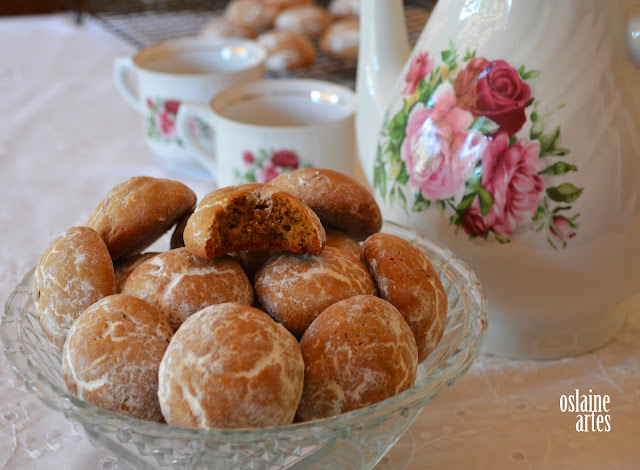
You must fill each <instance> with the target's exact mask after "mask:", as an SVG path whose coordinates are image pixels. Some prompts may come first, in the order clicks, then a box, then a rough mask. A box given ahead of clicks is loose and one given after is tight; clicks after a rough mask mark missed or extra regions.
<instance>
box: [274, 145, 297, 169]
mask: <svg viewBox="0 0 640 470" xmlns="http://www.w3.org/2000/svg"><path fill="white" fill-rule="evenodd" d="M271 163H273V164H274V165H276V166H283V167H287V168H293V169H296V168H298V165H299V163H300V162H299V160H298V155H296V153H295V152H292V151H291V150H278V151H276V152H273V154H271Z"/></svg>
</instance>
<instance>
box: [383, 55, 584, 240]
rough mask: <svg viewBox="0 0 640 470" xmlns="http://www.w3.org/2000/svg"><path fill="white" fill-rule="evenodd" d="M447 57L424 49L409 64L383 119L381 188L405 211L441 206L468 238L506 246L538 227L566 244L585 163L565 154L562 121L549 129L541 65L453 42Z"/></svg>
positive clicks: (573, 234)
mask: <svg viewBox="0 0 640 470" xmlns="http://www.w3.org/2000/svg"><path fill="white" fill-rule="evenodd" d="M440 55H441V59H442V65H439V66H437V67H435V68H434V60H433V58H431V57H430V56H429V53H428V52H426V51H421V52H418V53H417V54H416V55H415V56H414V57H413V59H412V61H411V64H410V66H409V70H408V72H407V75H406V76H405V85H404V89H403V90H402V94H403V95H404V96H405V99H404V100H403V105H402V108H401V109H400V110H399V111H398V112H397V113H396V114H395V115H393V116H392V117H391V116H389V115H388V114H387V116H386V117H385V121H384V124H383V129H382V133H381V139H380V145H379V146H378V151H377V155H376V164H375V167H374V187H375V190H376V191H378V192H380V194H381V195H382V197H383V199H385V200H387V197H388V203H389V204H390V205H391V206H393V205H396V204H397V205H400V206H401V207H402V208H403V209H404V210H405V211H406V212H407V213H408V212H422V211H425V210H427V209H429V208H430V207H431V206H432V205H433V206H435V207H437V208H438V209H439V210H440V212H441V213H442V214H445V213H448V215H449V221H450V223H451V224H452V225H454V226H455V227H456V230H457V229H459V228H462V230H463V232H464V233H466V234H467V235H468V236H469V237H470V238H476V237H481V238H484V239H487V238H488V237H489V236H490V235H491V236H492V237H493V238H495V239H496V240H498V241H500V242H502V243H508V242H509V241H510V239H511V237H512V236H513V235H514V234H517V233H518V232H521V231H524V230H528V229H535V230H536V231H538V232H541V233H544V234H545V235H546V239H547V241H548V243H549V245H550V246H552V247H554V248H565V247H566V246H567V243H568V242H569V241H571V240H572V239H573V238H575V237H576V236H577V229H578V225H579V224H578V223H577V222H576V220H577V219H578V217H579V215H580V214H578V213H574V212H573V206H572V204H573V203H574V202H575V201H576V200H577V199H578V198H579V197H580V195H581V194H582V191H583V188H578V187H576V186H574V185H573V184H572V183H571V182H569V181H567V180H566V179H568V174H569V173H570V172H575V171H577V170H578V168H577V167H576V166H575V165H573V164H570V163H568V162H566V161H565V159H564V157H566V155H568V154H569V149H567V148H563V147H561V146H560V137H561V135H560V126H556V127H555V128H552V130H551V131H548V129H547V124H548V122H549V121H550V119H551V116H552V114H553V112H547V113H545V114H544V115H541V113H540V109H541V108H542V106H541V104H540V102H539V101H538V100H537V99H536V98H534V96H533V94H532V89H531V86H530V83H529V82H531V81H532V80H534V79H535V78H536V77H537V76H538V75H539V74H540V72H539V71H537V70H529V71H527V70H526V68H525V66H524V65H523V66H521V67H519V68H518V69H516V68H514V67H513V66H512V65H511V64H509V63H508V62H506V61H504V60H501V59H495V60H490V59H488V58H484V57H476V53H475V51H466V53H465V55H464V57H463V58H462V59H461V60H460V59H459V55H458V51H457V49H456V48H455V46H454V45H453V43H449V49H447V50H446V51H442V52H441V54H440ZM560 107H562V106H556V109H559V108H560ZM527 115H528V116H527ZM527 127H528V132H525V128H527Z"/></svg>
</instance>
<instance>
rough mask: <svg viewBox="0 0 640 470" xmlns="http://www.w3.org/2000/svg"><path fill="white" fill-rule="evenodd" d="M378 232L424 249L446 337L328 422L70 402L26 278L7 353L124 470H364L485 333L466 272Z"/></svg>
mask: <svg viewBox="0 0 640 470" xmlns="http://www.w3.org/2000/svg"><path fill="white" fill-rule="evenodd" d="M383 231H384V232H387V233H391V234H394V235H397V236H400V237H402V238H404V239H406V240H409V241H410V242H412V243H413V244H414V245H415V246H417V247H418V248H420V249H421V250H423V251H424V252H425V253H426V254H427V256H428V257H429V259H430V260H431V262H432V264H433V265H434V267H435V268H436V270H437V271H438V272H439V273H440V276H441V279H442V283H443V285H444V288H445V290H446V292H447V295H448V301H449V304H448V313H447V324H446V329H445V333H444V337H443V338H442V341H440V344H439V345H438V347H437V348H436V349H435V350H434V351H433V353H432V354H431V355H430V356H429V357H428V358H427V359H426V360H425V361H423V362H422V363H421V364H420V365H419V367H418V374H417V378H416V382H415V385H414V386H413V387H412V388H410V389H408V390H406V391H404V392H403V393H400V394H398V395H395V396H393V397H391V398H389V399H387V400H384V401H382V402H380V403H377V404H375V405H371V406H369V407H366V408H363V409H360V410H356V411H352V412H349V413H345V414H342V415H339V416H335V417H333V418H327V419H323V420H317V421H311V422H307V423H300V424H292V425H289V426H283V427H276V428H266V429H252V430H215V429H214V430H196V429H184V428H177V427H173V426H169V425H166V424H158V423H151V422H147V421H142V420H137V419H133V418H128V417H125V416H122V415H118V414H115V413H112V412H110V411H106V410H103V409H101V408H98V407H96V406H94V405H92V404H90V403H87V402H85V401H82V400H80V399H78V398H76V397H75V396H73V395H71V394H69V393H68V392H67V389H66V387H65V385H64V381H63V379H62V375H61V372H60V371H61V357H60V354H59V353H57V352H55V351H54V350H53V348H51V346H50V345H49V343H48V341H47V339H46V337H45V336H44V334H43V333H42V330H41V329H40V325H39V323H38V319H37V317H36V314H35V312H34V308H33V303H32V301H31V286H32V279H33V270H32V271H30V272H29V273H27V275H26V276H25V277H24V279H23V280H22V282H21V283H20V284H19V285H18V286H17V287H16V290H15V291H14V292H13V293H12V294H11V296H10V297H9V299H8V300H7V303H6V307H5V312H4V316H3V318H2V322H1V323H0V336H1V338H2V342H3V344H4V351H5V354H6V355H7V357H8V359H9V361H10V362H11V364H12V366H13V369H14V371H15V372H16V373H17V374H18V375H19V376H20V378H21V379H22V380H23V381H24V383H25V385H26V387H27V389H28V390H29V391H30V392H32V393H35V394H36V395H37V396H38V397H39V398H40V399H41V400H42V401H43V402H44V403H45V404H47V405H49V406H50V407H52V408H53V409H55V410H58V411H62V412H63V413H64V414H65V416H66V417H67V418H69V419H71V420H73V421H77V422H79V423H80V424H81V425H82V426H83V428H84V430H85V432H86V435H87V437H88V438H89V440H90V441H91V443H92V444H93V445H94V446H95V447H96V448H98V449H100V450H103V451H106V452H107V453H109V454H111V455H112V456H113V457H114V458H115V459H116V460H117V462H118V463H119V464H121V465H122V466H123V467H124V468H130V469H135V470H146V469H154V468H171V469H183V468H184V469H186V468H189V469H192V468H198V469H221V470H222V469H224V470H227V469H228V470H231V469H233V470H244V469H253V470H255V469H265V470H266V469H269V470H279V469H289V470H302V469H305V470H306V469H311V470H315V469H318V470H319V469H322V470H333V469H335V470H348V469H371V468H373V467H374V466H375V465H376V464H377V463H378V462H379V461H380V459H381V458H382V457H383V456H384V455H385V454H386V453H387V452H388V451H389V449H390V448H391V447H392V446H393V445H394V444H395V443H396V441H397V440H398V439H399V438H400V437H401V436H402V435H403V434H404V432H405V431H406V430H407V428H408V427H409V426H410V425H411V423H412V422H413V421H414V420H415V418H416V417H417V416H418V414H419V413H420V412H421V411H422V409H423V408H424V407H425V406H426V405H427V404H429V402H431V400H433V398H434V397H435V396H436V395H437V394H438V393H440V392H441V391H442V390H444V389H446V388H449V387H451V386H452V385H453V383H454V382H455V381H456V380H457V379H458V378H460V377H461V376H462V375H463V374H464V373H465V372H466V371H467V370H468V369H469V367H470V366H471V363H472V362H473V360H474V359H475V358H476V357H477V356H478V354H479V352H480V347H481V345H482V342H483V341H484V339H485V336H486V333H487V301H486V297H485V294H484V291H483V290H482V287H481V285H480V283H479V281H478V279H477V278H476V276H475V274H474V273H473V272H472V271H471V270H470V269H469V267H468V266H467V265H466V264H465V263H464V262H462V261H461V260H459V259H458V258H456V257H455V256H454V255H453V253H451V252H450V251H449V250H448V249H446V248H445V247H443V246H441V245H439V244H436V243H434V242H431V241H428V240H426V239H424V238H421V237H419V236H418V235H417V234H415V233H414V232H412V231H410V230H408V229H406V228H404V227H401V226H399V225H396V224H393V223H386V224H385V226H384V228H383Z"/></svg>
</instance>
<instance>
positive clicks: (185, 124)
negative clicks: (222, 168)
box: [176, 102, 216, 177]
mask: <svg viewBox="0 0 640 470" xmlns="http://www.w3.org/2000/svg"><path fill="white" fill-rule="evenodd" d="M215 118H216V115H215V114H214V113H213V111H211V109H210V108H209V106H208V105H206V104H204V103H197V102H185V103H181V104H180V107H179V108H178V115H177V116H176V129H177V131H178V137H179V138H180V140H181V141H182V143H183V144H184V146H185V147H186V148H187V150H188V152H189V155H190V156H191V157H193V159H194V160H196V161H197V162H198V163H200V164H201V165H202V166H203V167H204V168H206V169H207V171H208V172H209V173H210V174H211V176H212V177H215V174H216V169H215V166H216V155H215V153H214V152H212V151H210V150H208V149H207V148H205V147H204V145H202V141H201V139H200V137H199V136H198V135H196V134H195V132H194V126H192V125H191V123H192V122H193V121H194V119H200V120H201V121H203V122H204V123H205V124H207V125H208V126H209V127H210V128H211V129H212V131H213V138H214V140H215V133H216V128H215V120H216V119H215ZM213 147H214V148H215V144H214V145H213Z"/></svg>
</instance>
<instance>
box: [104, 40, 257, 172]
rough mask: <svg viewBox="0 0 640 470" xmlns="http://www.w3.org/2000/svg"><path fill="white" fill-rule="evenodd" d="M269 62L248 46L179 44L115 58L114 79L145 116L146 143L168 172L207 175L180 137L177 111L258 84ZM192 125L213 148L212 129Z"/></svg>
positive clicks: (205, 42) (163, 44)
mask: <svg viewBox="0 0 640 470" xmlns="http://www.w3.org/2000/svg"><path fill="white" fill-rule="evenodd" d="M265 59H266V53H265V51H264V49H263V48H262V47H261V46H259V45H258V44H256V43H255V42H253V41H249V40H244V39H225V40H217V39H207V38H195V37H194V38H179V39H171V40H167V41H164V42H161V43H158V44H155V45H153V46H150V47H147V48H145V49H142V50H140V51H139V52H138V53H136V54H135V55H134V56H133V57H120V58H117V59H116V60H115V62H114V66H113V74H114V79H115V83H116V86H117V88H118V91H119V92H120V93H121V94H122V96H123V97H124V99H125V100H126V102H127V103H129V104H130V105H131V106H132V107H133V108H134V109H136V110H137V111H138V112H139V113H140V114H141V115H142V121H143V126H144V137H145V141H146V143H147V144H148V146H149V147H150V148H151V150H152V151H153V152H154V153H155V154H156V155H157V156H158V157H159V158H160V159H161V161H162V162H163V163H164V164H165V166H167V167H168V168H170V169H172V170H175V171H179V172H181V173H187V174H189V173H194V172H195V173H204V171H203V168H202V167H201V166H200V165H199V164H198V163H197V161H195V160H194V159H193V158H191V156H190V155H189V152H188V151H187V150H186V148H185V147H184V145H183V143H182V141H181V140H180V138H179V137H178V133H177V131H176V126H175V118H176V114H177V112H178V108H179V107H180V105H181V103H182V102H184V101H200V102H202V103H206V102H208V101H209V100H210V99H211V98H212V97H213V96H215V95H216V93H218V92H220V91H221V90H223V89H225V88H227V87H229V86H231V85H235V84H238V83H246V82H251V81H254V80H259V79H260V78H261V77H262V74H263V71H264V62H265ZM132 79H133V80H132ZM132 82H137V86H136V85H135V84H134V83H132ZM189 125H190V126H192V127H193V129H194V134H195V133H197V135H198V136H199V138H200V140H201V144H202V145H204V146H211V145H212V144H211V129H209V128H208V127H207V126H206V125H205V124H204V123H202V122H198V121H191V123H190V124H189Z"/></svg>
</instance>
